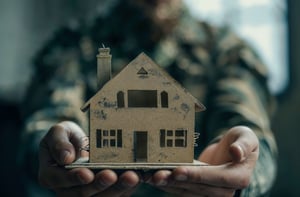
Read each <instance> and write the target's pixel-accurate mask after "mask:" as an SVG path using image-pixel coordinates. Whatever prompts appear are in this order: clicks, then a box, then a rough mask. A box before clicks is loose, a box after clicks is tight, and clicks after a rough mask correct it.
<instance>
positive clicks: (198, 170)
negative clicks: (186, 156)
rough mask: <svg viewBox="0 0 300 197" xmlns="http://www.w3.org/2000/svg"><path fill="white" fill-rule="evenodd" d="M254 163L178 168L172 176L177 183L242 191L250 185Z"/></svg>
mask: <svg viewBox="0 0 300 197" xmlns="http://www.w3.org/2000/svg"><path fill="white" fill-rule="evenodd" d="M253 161H254V160H252V159H251V160H250V161H249V163H248V162H246V163H238V164H232V163H227V164H224V165H219V166H200V167H199V166H198V167H178V168H176V169H175V170H174V171H173V174H172V176H173V179H174V180H176V181H187V182H189V183H199V184H205V185H210V186H216V187H224V188H232V189H240V188H245V187H247V186H248V185H249V183H250V177H251V173H252V169H253V168H252V167H251V166H254V164H251V162H253Z"/></svg>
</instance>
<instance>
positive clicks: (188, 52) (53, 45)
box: [23, 1, 276, 196]
mask: <svg viewBox="0 0 300 197" xmlns="http://www.w3.org/2000/svg"><path fill="white" fill-rule="evenodd" d="M121 2H122V1H121ZM124 18H126V20H124ZM154 28H155V26H152V24H151V23H150V21H149V20H148V19H147V18H146V17H143V13H142V12H141V11H140V10H139V9H137V8H136V7H134V6H132V5H129V4H126V3H124V2H123V3H122V5H116V6H115V7H114V8H112V10H111V12H109V13H108V14H107V15H105V16H101V17H98V18H97V19H96V20H94V21H93V22H92V23H90V24H88V25H81V24H80V25H78V26H77V27H74V26H73V27H64V28H62V29H60V30H59V31H57V32H56V33H55V35H54V36H53V38H52V39H51V40H49V41H48V43H46V45H45V47H44V48H43V49H42V50H41V51H40V52H39V53H38V54H37V56H36V58H35V62H34V71H35V72H34V75H33V77H32V81H31V84H30V86H29V88H28V92H27V96H26V99H25V101H24V104H23V109H24V110H23V111H24V117H26V122H25V127H24V130H25V131H24V143H26V144H28V143H29V144H30V146H27V145H26V147H27V150H25V151H24V152H25V153H24V155H26V156H25V157H26V160H27V161H32V160H36V161H37V158H36V154H35V153H36V152H37V149H38V141H39V139H40V138H41V137H42V136H43V135H44V134H45V132H46V131H47V130H48V129H49V128H50V127H51V126H52V125H53V124H55V123H57V122H59V121H62V120H72V121H75V122H77V123H78V124H79V125H80V126H82V127H83V128H84V129H85V131H86V129H87V128H88V127H87V118H86V117H85V115H84V114H83V113H82V112H81V111H80V107H81V106H82V105H83V103H84V102H85V101H86V100H87V99H88V98H90V97H91V96H92V95H93V94H94V93H95V92H96V91H97V89H96V69H97V68H96V67H97V63H96V53H97V49H98V47H101V44H102V43H104V44H105V45H106V46H109V47H110V48H111V54H112V55H113V60H112V66H113V68H112V69H113V74H116V73H118V72H119V71H120V70H121V69H122V67H124V66H125V65H127V64H128V63H129V61H131V60H132V59H133V58H134V57H136V56H137V55H138V54H139V53H140V52H145V53H146V54H147V55H149V56H150V57H151V58H152V59H153V60H154V61H155V62H156V63H157V64H159V65H160V66H162V67H163V68H164V69H166V70H167V71H168V72H169V73H170V74H171V75H172V76H173V77H174V78H175V79H176V80H178V81H179V82H180V83H181V84H182V85H183V86H184V87H186V88H187V89H188V90H189V91H190V92H191V93H192V94H193V95H194V96H195V97H196V98H198V99H199V101H201V102H202V103H204V105H205V106H206V107H207V111H206V112H204V113H201V114H200V115H197V125H196V131H199V132H200V133H201V136H200V139H199V141H198V144H199V146H198V147H197V149H196V151H195V152H196V155H195V157H197V156H198V155H199V153H200V152H201V150H202V149H203V148H204V147H205V146H207V145H208V144H209V143H210V142H212V141H214V140H217V139H218V137H219V136H220V135H222V133H223V132H225V131H226V130H227V129H228V128H231V127H233V126H235V125H246V126H249V127H251V128H252V129H253V130H254V131H255V133H256V134H257V136H258V138H259V141H260V156H259V159H258V162H257V165H256V168H255V171H254V174H253V177H252V181H251V184H250V186H249V187H248V188H246V189H244V190H242V191H241V192H240V193H239V194H240V195H241V196H260V195H266V194H268V192H269V191H270V189H271V186H272V184H273V181H274V179H275V175H276V144H275V141H274V137H273V135H272V132H271V129H270V116H271V114H272V112H273V110H274V105H273V98H272V97H271V95H270V94H269V92H268V89H267V86H266V80H267V70H266V68H265V66H264V65H263V63H262V62H261V60H260V59H259V57H258V55H257V54H255V52H254V51H253V50H252V49H251V48H250V47H249V46H248V44H247V43H245V42H244V41H243V40H241V39H239V38H238V37H237V36H236V35H235V34H234V33H232V32H231V31H230V30H229V29H228V28H220V29H217V28H213V27H211V26H209V25H208V24H206V23H204V22H199V21H197V20H195V19H193V18H192V17H191V16H190V15H189V13H188V11H187V10H185V9H182V10H181V11H180V13H179V15H178V21H177V22H176V25H175V26H174V27H173V28H172V29H171V30H170V31H169V32H168V33H167V34H165V35H164V36H159V35H160V34H159V32H158V33H157V32H156V30H155V29H154ZM155 33H156V34H157V35H158V36H157V35H156V34H155ZM154 35H155V36H154ZM25 163H26V162H25ZM26 166H28V167H29V168H31V170H30V171H32V172H33V176H36V171H37V167H36V166H35V165H33V164H30V165H26ZM27 170H28V169H27ZM150 189H151V188H150ZM146 190H147V189H146ZM146 190H145V187H144V188H143V189H142V188H141V189H139V190H138V191H137V195H138V194H139V193H144V192H145V191H146ZM148 190H149V187H148ZM152 195H153V193H152ZM162 195H167V194H162ZM143 196H145V193H144V194H143Z"/></svg>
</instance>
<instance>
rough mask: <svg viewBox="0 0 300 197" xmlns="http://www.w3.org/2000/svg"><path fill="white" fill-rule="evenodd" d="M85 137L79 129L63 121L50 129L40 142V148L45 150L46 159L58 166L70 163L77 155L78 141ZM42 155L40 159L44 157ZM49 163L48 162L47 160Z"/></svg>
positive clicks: (71, 123)
mask: <svg viewBox="0 0 300 197" xmlns="http://www.w3.org/2000/svg"><path fill="white" fill-rule="evenodd" d="M84 136H85V134H84V132H83V131H82V130H81V128H80V127H79V126H78V125H76V124H75V123H73V122H69V121H65V122H61V123H59V124H57V125H54V126H53V127H51V129H50V130H49V132H48V133H47V135H46V136H45V137H44V139H43V140H42V142H41V148H43V149H45V150H47V151H46V152H45V151H44V153H47V152H48V154H49V155H48V157H50V158H52V159H54V160H55V162H56V163H58V164H59V165H65V164H70V163H72V162H73V161H74V160H75V159H76V156H77V155H78V153H77V152H78V151H77V150H79V148H80V147H79V146H80V140H81V139H82V138H83V137H84ZM46 156H47V154H46V155H45V154H42V155H41V157H42V158H44V157H46ZM48 162H49V160H48Z"/></svg>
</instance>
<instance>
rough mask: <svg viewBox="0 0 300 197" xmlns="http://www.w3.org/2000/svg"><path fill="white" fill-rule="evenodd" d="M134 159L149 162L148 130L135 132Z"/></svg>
mask: <svg viewBox="0 0 300 197" xmlns="http://www.w3.org/2000/svg"><path fill="white" fill-rule="evenodd" d="M134 154H135V155H134V159H135V162H147V158H148V133H147V131H135V132H134Z"/></svg>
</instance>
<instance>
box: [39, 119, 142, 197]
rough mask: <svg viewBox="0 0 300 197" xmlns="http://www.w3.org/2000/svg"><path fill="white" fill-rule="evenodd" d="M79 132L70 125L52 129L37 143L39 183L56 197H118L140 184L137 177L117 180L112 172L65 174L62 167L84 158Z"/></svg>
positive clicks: (126, 175)
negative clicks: (54, 193) (38, 146)
mask: <svg viewBox="0 0 300 197" xmlns="http://www.w3.org/2000/svg"><path fill="white" fill-rule="evenodd" d="M84 137H85V134H84V132H83V131H82V130H81V128H80V127H79V126H78V125H76V124H75V123H73V122H61V123H59V124H57V125H54V126H53V127H52V128H51V129H50V130H49V132H48V133H47V134H46V136H45V137H44V138H43V139H42V141H41V143H40V150H39V160H40V166H39V181H40V183H41V184H42V185H43V186H45V187H48V188H50V189H53V190H54V191H55V192H56V193H57V195H58V196H73V197H75V196H121V195H127V194H128V193H130V192H131V191H132V190H133V189H134V187H135V186H136V185H137V184H138V182H139V177H138V175H137V174H136V173H135V172H133V171H126V172H124V173H123V174H122V175H120V177H118V176H117V174H116V173H115V172H114V171H111V170H102V171H100V172H99V173H97V174H94V173H93V172H92V171H91V170H89V169H87V168H75V169H72V170H66V169H65V168H64V167H62V166H64V165H66V164H70V163H72V162H73V161H75V160H76V159H77V158H79V157H82V156H86V154H87V153H86V152H85V151H80V148H81V143H82V138H84Z"/></svg>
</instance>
